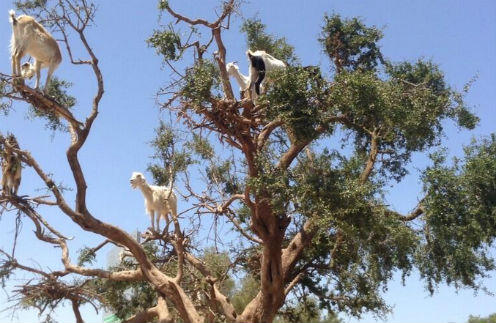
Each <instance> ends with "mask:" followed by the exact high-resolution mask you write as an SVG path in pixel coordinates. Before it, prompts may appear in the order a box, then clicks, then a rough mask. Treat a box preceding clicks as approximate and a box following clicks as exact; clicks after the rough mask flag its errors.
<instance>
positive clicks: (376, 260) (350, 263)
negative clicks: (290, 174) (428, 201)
mask: <svg viewBox="0 0 496 323" xmlns="http://www.w3.org/2000/svg"><path fill="white" fill-rule="evenodd" d="M359 171H360V163H357V162H356V160H355V159H353V158H352V159H349V160H347V159H344V158H343V157H339V156H337V155H336V154H331V153H328V152H325V151H324V153H323V154H321V155H319V156H315V157H314V158H313V159H312V160H303V161H302V162H301V163H300V164H299V165H298V167H297V168H296V169H295V177H294V181H295V190H296V194H297V198H296V200H297V201H298V208H297V211H298V212H299V213H301V214H303V215H307V216H315V215H317V216H318V219H319V220H318V223H317V225H318V227H319V228H320V231H319V235H318V238H317V239H315V240H314V242H313V244H312V246H311V247H309V248H308V249H306V252H305V260H304V261H303V263H306V261H310V259H312V262H313V263H314V264H316V269H315V271H313V272H312V273H310V274H308V275H307V277H306V278H305V279H304V280H303V286H306V287H307V288H309V290H310V291H313V292H316V294H317V295H328V294H329V293H330V294H331V295H334V296H340V295H354V296H353V297H351V298H350V300H349V301H348V302H338V303H334V302H332V301H329V300H326V299H320V300H319V301H320V305H321V306H324V307H326V308H328V309H329V310H331V309H333V308H334V310H335V309H336V308H335V307H336V306H337V308H338V311H342V312H348V313H349V314H351V315H354V316H360V315H361V313H363V312H364V311H366V310H371V311H374V312H376V313H377V314H384V313H385V312H387V311H388V308H387V306H386V305H385V304H384V302H383V300H382V299H381V297H380V294H379V293H380V290H381V287H382V288H384V287H385V284H386V282H387V281H388V280H389V279H390V278H391V277H392V273H393V272H394V271H396V270H400V271H402V272H403V274H404V275H406V274H408V273H409V272H410V270H411V268H412V259H411V258H412V256H411V255H412V254H413V253H414V251H415V248H416V245H417V243H418V241H417V240H418V239H417V237H416V234H415V232H414V231H413V230H412V229H410V228H409V227H407V226H405V225H404V223H403V222H402V221H400V220H399V219H398V218H396V217H393V216H390V215H389V214H388V212H386V208H385V206H384V205H382V204H381V202H380V200H377V197H376V195H377V192H378V191H377V187H375V186H374V185H372V184H362V183H360V182H359V181H358V180H357V173H359ZM338 231H339V232H340V233H339V235H340V236H341V239H342V242H341V243H340V245H336V240H337V236H338V233H337V232H338ZM333 250H336V253H334V251H333ZM324 277H326V279H325V280H324V281H323V278H324Z"/></svg>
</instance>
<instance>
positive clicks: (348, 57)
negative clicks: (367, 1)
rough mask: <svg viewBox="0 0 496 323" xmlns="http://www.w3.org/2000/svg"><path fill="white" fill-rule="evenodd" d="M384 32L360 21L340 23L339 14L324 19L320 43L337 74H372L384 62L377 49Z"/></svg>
mask: <svg viewBox="0 0 496 323" xmlns="http://www.w3.org/2000/svg"><path fill="white" fill-rule="evenodd" d="M381 38H382V31H381V30H380V29H378V28H376V27H367V26H366V25H365V24H364V23H363V22H362V21H361V20H360V19H359V18H352V19H341V17H340V16H339V15H337V14H335V15H332V16H328V15H325V16H324V26H323V27H322V34H321V38H319V41H320V42H321V44H322V46H323V47H324V50H325V52H326V53H327V55H328V56H329V58H330V59H331V61H332V62H333V63H334V64H335V66H336V68H337V70H338V72H341V71H342V70H343V69H345V70H348V71H356V70H365V71H370V70H373V69H374V68H375V67H376V66H377V65H378V64H379V63H380V62H381V61H382V60H383V58H382V54H381V51H380V49H379V46H378V42H379V40H380V39H381Z"/></svg>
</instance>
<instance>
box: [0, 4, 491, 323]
mask: <svg viewBox="0 0 496 323" xmlns="http://www.w3.org/2000/svg"><path fill="white" fill-rule="evenodd" d="M97 3H98V7H99V10H98V12H97V16H96V19H95V25H94V26H93V27H92V28H91V29H89V30H88V35H87V36H88V39H89V41H90V44H91V45H92V46H93V49H94V51H95V53H96V54H97V56H98V57H99V59H100V64H101V65H100V66H101V69H102V71H103V73H104V79H105V95H104V98H103V100H102V102H101V107H100V114H99V116H98V119H97V121H96V123H95V125H94V128H93V131H92V133H91V135H90V137H89V139H88V141H87V143H86V145H85V147H84V149H83V150H82V152H81V160H82V164H83V169H84V171H85V174H86V177H87V182H88V206H89V208H90V210H91V211H92V212H93V214H94V216H96V217H98V218H99V219H101V220H103V221H106V222H110V223H114V224H118V225H120V226H121V227H122V228H124V229H126V230H129V231H132V230H135V229H136V228H140V229H144V228H146V226H147V225H148V219H147V217H146V216H145V214H144V210H143V200H142V196H141V195H140V194H139V193H138V192H136V191H133V190H131V188H130V187H129V182H128V180H129V177H130V174H131V172H132V171H142V172H144V171H145V169H146V167H147V165H148V163H149V162H150V156H151V155H152V153H153V151H152V149H151V148H150V146H149V145H148V142H149V141H150V140H151V139H152V138H153V134H154V128H156V127H157V125H158V120H159V118H167V117H168V115H167V114H165V113H161V112H159V110H158V108H157V106H156V103H155V93H156V91H157V90H158V89H159V87H160V86H161V85H163V84H165V83H166V81H167V80H168V77H169V76H168V74H167V72H165V71H164V70H162V69H161V59H160V58H159V57H157V56H156V55H155V52H154V50H153V49H151V48H148V47H147V45H146V43H145V39H146V38H147V37H149V36H150V35H151V33H152V31H153V29H155V28H158V23H159V19H158V11H157V10H156V7H157V1H154V0H150V1H97ZM170 3H171V6H173V7H174V8H177V10H178V11H180V12H183V13H185V14H187V15H189V16H192V17H200V16H202V17H203V16H207V17H210V18H211V17H212V9H213V8H215V7H216V6H217V4H218V1H206V0H202V1H200V0H181V1H179V0H171V1H170ZM12 7H13V4H12V2H11V1H6V0H2V1H1V2H0V13H2V12H3V13H4V15H3V17H4V18H3V19H0V22H1V26H2V27H1V32H0V44H4V46H3V48H4V50H3V51H1V53H3V54H1V55H0V57H3V59H0V71H1V72H2V73H9V72H10V61H9V53H8V44H9V39H10V33H11V29H10V25H9V22H8V15H7V12H8V10H9V9H10V8H12ZM325 12H328V13H332V12H336V13H339V14H341V15H342V16H344V17H352V16H360V17H362V18H363V19H364V21H365V22H366V23H367V24H369V25H376V26H382V27H384V35H385V36H384V39H383V40H382V42H381V47H382V50H383V53H384V54H385V55H386V56H387V57H388V58H389V59H392V60H393V61H400V60H415V59H416V58H418V57H424V58H428V59H432V60H433V61H434V62H436V63H439V64H440V66H441V69H442V70H443V71H444V72H445V74H446V79H447V80H448V82H449V83H450V84H451V85H453V86H454V87H455V88H458V89H461V88H462V87H463V85H464V84H465V83H466V82H468V81H469V80H470V79H471V78H472V77H473V76H475V75H478V79H477V81H476V83H475V84H474V85H473V87H472V90H471V91H470V93H469V94H468V96H467V98H466V99H467V102H469V104H471V105H472V106H473V107H474V110H475V112H476V113H477V114H478V116H479V117H480V118H481V122H480V125H479V126H478V127H477V128H476V129H475V130H474V131H470V132H469V131H465V130H464V131H460V130H459V129H457V128H456V126H454V125H453V124H451V123H447V124H446V127H445V129H446V137H445V138H444V143H445V145H446V146H447V147H448V149H449V151H450V153H451V154H452V155H460V154H461V150H462V146H463V145H468V144H469V143H470V140H471V138H472V137H474V136H475V137H479V136H484V135H485V136H487V135H489V134H490V133H491V132H495V131H496V126H495V125H496V113H495V102H496V1H493V0H485V1H484V0H474V1H461V0H458V1H450V0H438V1H430V0H422V1H406V0H405V1H397V0H384V1H378V0H371V1H363V0H335V1H317V0H310V1H295V0H272V1H261V0H253V1H249V2H248V1H247V3H246V4H244V6H243V7H242V8H241V14H242V17H239V16H238V17H235V18H234V19H233V21H232V25H231V29H230V30H229V31H225V32H224V41H225V45H226V47H227V50H228V52H227V58H228V60H229V61H234V60H237V61H239V62H240V66H241V69H242V71H246V70H247V62H246V59H245V56H244V51H245V50H246V45H245V39H244V37H243V35H241V34H240V32H239V24H240V21H241V19H242V18H243V17H248V18H250V17H253V16H254V15H255V14H257V13H258V16H259V17H260V18H261V19H262V21H263V22H265V23H266V24H267V25H268V31H269V32H271V33H273V34H276V35H277V36H284V37H286V38H287V40H288V42H289V43H290V44H292V45H293V46H294V47H295V48H296V54H297V55H298V56H299V57H300V59H301V62H302V63H303V64H304V65H317V64H324V65H325V64H328V62H327V59H326V57H325V56H324V55H323V54H322V51H321V49H320V47H319V44H318V42H317V38H318V34H319V31H320V26H321V25H322V17H323V14H324V13H325ZM162 21H163V20H162ZM74 50H75V51H76V55H75V56H77V57H78V56H79V55H78V54H77V53H78V52H79V51H78V48H74ZM63 55H64V62H63V63H62V65H61V66H60V67H59V69H58V70H57V71H56V72H55V74H56V75H57V76H58V77H61V78H63V79H65V80H68V81H71V82H73V83H74V87H73V90H71V93H72V94H73V95H74V96H75V97H77V99H78V105H77V106H76V107H75V114H76V116H78V117H79V118H84V116H86V115H87V114H88V113H89V109H90V106H89V102H90V100H91V98H92V95H93V92H94V90H95V83H94V80H93V76H92V75H91V73H89V71H88V70H84V69H81V68H80V67H74V66H71V65H70V62H69V59H68V57H67V53H66V50H65V49H64V48H63ZM81 58H85V57H84V56H82V57H81ZM43 80H44V79H43ZM236 88H237V87H236ZM13 129H16V134H17V136H18V139H19V142H20V144H21V146H22V147H23V148H25V149H29V150H30V151H31V152H32V155H33V156H34V157H35V158H37V160H38V161H39V163H40V164H41V165H42V167H44V168H45V169H46V170H47V171H48V172H52V173H54V174H56V175H55V179H56V181H57V182H63V183H64V184H66V185H68V186H72V185H73V183H72V181H71V177H70V176H69V175H70V173H69V170H68V166H67V165H66V159H65V149H66V147H67V145H68V143H69V140H70V138H69V137H68V135H66V134H56V135H55V136H53V137H52V134H51V133H50V132H49V131H46V130H44V125H43V123H42V122H40V121H38V120H31V119H29V118H28V114H27V110H26V107H25V106H23V105H16V106H15V111H13V112H12V113H11V114H10V115H9V116H8V117H4V116H0V131H1V132H2V133H5V132H7V131H9V130H13ZM19 129H22V130H21V131H19ZM426 163H427V161H426V159H425V158H424V155H421V154H418V155H415V156H414V159H413V163H412V167H411V168H410V170H411V176H409V177H408V178H407V179H406V180H405V181H403V182H402V183H400V184H398V185H396V186H394V187H392V188H391V193H390V194H389V196H388V200H389V201H390V203H391V205H393V207H395V208H396V209H397V210H398V211H401V212H407V211H409V210H411V209H412V208H413V207H414V206H415V205H416V202H417V199H418V198H419V197H420V189H421V187H420V185H419V182H418V180H417V177H418V176H417V175H418V169H422V168H423V167H425V165H426ZM148 177H149V178H150V175H149V174H148ZM40 187H42V184H41V182H40V181H39V180H38V179H37V178H36V176H34V174H33V173H32V172H31V171H29V170H28V171H25V172H24V176H23V182H22V184H21V189H20V193H22V194H31V195H40V194H41V193H40V192H39V191H37V189H38V188H40ZM69 194H71V193H69ZM71 200H72V199H71V198H68V201H71ZM185 208H187V204H186V202H184V201H180V202H179V209H180V210H181V209H185ZM44 211H45V210H44ZM45 214H46V217H47V219H48V220H49V221H51V222H53V223H54V224H55V225H56V226H57V228H59V229H61V230H62V231H63V232H64V233H65V234H66V235H69V236H70V235H75V236H76V239H75V241H74V242H72V243H71V245H70V247H71V252H72V253H71V255H72V258H73V259H75V258H76V253H75V252H76V251H77V249H78V248H80V246H81V245H82V244H90V245H96V244H97V243H99V242H100V241H102V239H101V237H98V236H95V235H93V234H90V233H86V232H81V230H80V229H79V228H78V227H77V226H75V225H74V224H73V223H71V222H70V221H69V220H68V219H67V218H66V217H64V216H63V215H62V214H61V213H57V212H53V211H51V210H46V213H45ZM12 230H13V221H12V219H8V218H3V219H1V221H0V247H1V248H5V249H10V248H11V237H12ZM493 252H494V253H496V252H495V251H493ZM16 255H17V256H18V257H19V259H20V260H23V261H25V262H26V263H27V264H31V265H34V264H36V263H39V264H40V265H41V266H49V267H50V268H52V269H55V268H58V266H60V258H59V250H58V249H55V250H54V249H53V248H52V247H49V246H48V247H47V246H46V245H43V244H41V243H39V242H38V241H37V240H36V239H34V238H33V234H32V228H31V226H30V224H28V223H27V222H26V224H25V225H24V226H23V229H22V240H21V241H20V242H19V246H18V249H17V253H16ZM492 276H493V278H490V279H486V280H484V281H483V283H484V284H485V286H486V287H487V288H489V290H491V291H492V292H496V273H492ZM23 277H25V276H24V275H23V274H21V275H17V276H16V277H15V281H13V282H10V283H9V284H8V286H7V289H9V288H12V285H15V284H17V283H19V280H18V279H22V278H23ZM385 298H386V300H387V301H388V302H389V304H390V305H393V306H394V311H393V314H392V315H390V316H389V317H388V318H387V320H386V322H402V323H407V322H412V323H413V322H416V323H426V322H465V321H466V320H467V318H468V316H469V315H470V314H472V315H481V316H487V315H489V314H491V313H494V312H496V298H495V297H493V296H488V295H486V294H484V293H482V292H481V293H479V294H478V295H474V292H473V291H471V290H462V291H459V292H458V293H457V292H456V290H455V289H453V288H451V287H447V286H440V288H439V290H438V291H437V292H436V293H435V295H434V296H433V297H429V296H428V293H427V292H426V291H425V289H424V286H423V283H422V282H421V281H419V277H418V276H417V275H416V274H415V273H413V274H412V276H411V277H410V278H408V279H407V280H406V286H402V285H401V281H400V279H399V278H397V279H395V280H394V281H392V282H391V283H390V285H389V290H388V291H387V292H386V293H385ZM5 302H6V296H5V293H4V292H0V304H1V305H0V309H2V308H4V307H6V305H7V304H6V303H5ZM85 314H86V315H85V320H86V322H98V321H101V313H100V314H95V313H94V311H92V310H91V309H90V308H87V311H86V310H85ZM55 318H56V319H58V320H60V321H65V322H68V321H74V317H73V314H72V311H71V310H70V306H65V307H63V308H61V310H60V311H59V312H58V314H57V315H56V316H55ZM343 318H344V319H345V320H346V321H349V322H357V320H356V319H354V318H348V317H343ZM37 320H38V319H37V316H36V313H34V312H33V311H27V312H18V314H17V316H15V317H13V318H12V317H10V316H9V313H6V312H4V313H0V321H1V322H5V321H14V322H17V321H23V322H26V321H37ZM374 321H375V320H374V318H373V317H371V316H365V317H364V318H363V319H362V320H361V321H360V322H374Z"/></svg>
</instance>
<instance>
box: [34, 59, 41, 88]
mask: <svg viewBox="0 0 496 323" xmlns="http://www.w3.org/2000/svg"><path fill="white" fill-rule="evenodd" d="M34 70H35V71H36V83H35V85H34V89H35V90H38V89H39V88H40V76H41V62H40V61H38V60H36V61H35V62H34Z"/></svg>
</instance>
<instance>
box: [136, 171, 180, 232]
mask: <svg viewBox="0 0 496 323" xmlns="http://www.w3.org/2000/svg"><path fill="white" fill-rule="evenodd" d="M129 181H130V182H131V187H132V188H134V189H136V188H139V189H140V190H141V192H142V193H143V196H144V197H145V210H146V212H147V213H148V215H149V216H150V220H151V222H152V229H153V230H155V229H156V231H157V232H160V225H159V224H160V218H161V217H163V218H164V219H165V222H166V226H165V230H166V232H167V231H168V229H169V224H170V219H169V216H168V214H169V213H170V214H171V216H172V217H173V218H174V219H175V218H177V198H176V194H174V192H173V191H172V188H170V189H169V188H167V187H164V186H156V185H149V184H148V183H147V182H146V179H145V176H144V175H143V174H141V173H138V172H133V173H132V175H131V179H130V180H129ZM155 213H157V214H156V216H157V218H156V219H157V220H156V221H157V227H156V228H155Z"/></svg>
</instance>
